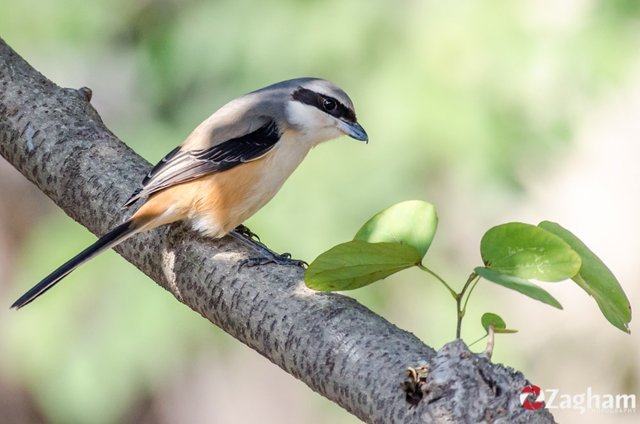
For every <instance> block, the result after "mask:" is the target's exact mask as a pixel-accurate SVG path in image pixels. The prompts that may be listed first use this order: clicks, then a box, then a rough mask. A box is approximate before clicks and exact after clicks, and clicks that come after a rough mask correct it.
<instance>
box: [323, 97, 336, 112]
mask: <svg viewBox="0 0 640 424" xmlns="http://www.w3.org/2000/svg"><path fill="white" fill-rule="evenodd" d="M336 106H337V105H336V101H335V100H333V99H324V100H322V107H323V108H324V110H326V111H327V112H331V111H332V110H334V109H335V108H336Z"/></svg>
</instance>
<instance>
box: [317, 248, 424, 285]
mask: <svg viewBox="0 0 640 424" xmlns="http://www.w3.org/2000/svg"><path fill="white" fill-rule="evenodd" d="M420 259H421V257H420V254H419V253H418V251H417V250H416V249H414V248H413V247H411V246H407V245H405V244H400V243H367V242H366V241H361V240H353V241H349V242H346V243H342V244H339V245H337V246H334V247H332V248H331V249H329V250H327V251H326V252H324V253H322V254H321V255H320V256H318V257H317V258H316V259H315V260H314V261H313V262H312V263H311V264H310V265H309V268H307V270H306V272H305V275H304V281H305V283H306V284H307V286H308V287H310V288H312V289H314V290H321V291H334V290H353V289H357V288H359V287H363V286H366V285H368V284H371V283H373V282H375V281H378V280H382V279H383V278H386V277H388V276H389V275H391V274H394V273H396V272H398V271H402V270H403V269H406V268H409V267H412V266H414V265H416V264H418V263H419V262H420Z"/></svg>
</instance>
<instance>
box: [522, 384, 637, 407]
mask: <svg viewBox="0 0 640 424" xmlns="http://www.w3.org/2000/svg"><path fill="white" fill-rule="evenodd" d="M520 404H521V405H522V407H523V408H524V409H526V410H529V411H535V410H538V409H540V408H544V407H546V408H547V409H574V410H576V411H578V412H579V413H581V414H584V413H585V412H593V411H601V412H610V413H611V412H613V413H622V414H629V413H631V414H633V413H635V412H636V395H635V394H625V393H622V394H611V393H605V394H600V393H594V392H593V389H592V388H591V387H587V390H585V391H584V392H583V393H577V394H572V395H570V394H565V393H560V390H558V389H546V390H542V389H540V387H538V386H535V385H533V384H529V385H528V386H525V387H524V388H523V389H522V390H521V391H520Z"/></svg>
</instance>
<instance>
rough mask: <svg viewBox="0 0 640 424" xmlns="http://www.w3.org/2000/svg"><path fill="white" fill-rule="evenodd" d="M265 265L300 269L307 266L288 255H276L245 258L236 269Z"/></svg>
mask: <svg viewBox="0 0 640 424" xmlns="http://www.w3.org/2000/svg"><path fill="white" fill-rule="evenodd" d="M267 264H276V265H288V266H299V267H300V268H306V267H308V266H309V264H308V263H306V262H305V261H303V260H301V259H293V258H292V257H291V254H290V253H283V254H281V255H278V254H277V253H273V254H270V255H268V256H256V257H253V258H247V259H244V260H242V261H240V265H239V267H238V269H242V268H243V267H245V266H246V267H247V268H251V267H254V266H261V265H267Z"/></svg>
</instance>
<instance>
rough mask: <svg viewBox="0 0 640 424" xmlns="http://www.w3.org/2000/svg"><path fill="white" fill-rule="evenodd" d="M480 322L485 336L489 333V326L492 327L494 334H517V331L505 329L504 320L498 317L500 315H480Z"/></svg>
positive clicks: (488, 313)
mask: <svg viewBox="0 0 640 424" xmlns="http://www.w3.org/2000/svg"><path fill="white" fill-rule="evenodd" d="M480 322H481V323H482V327H483V328H484V329H485V331H486V332H487V334H488V333H489V326H490V325H493V332H494V333H503V334H511V333H517V332H518V330H513V329H509V328H507V324H505V322H504V320H503V319H502V318H501V317H500V315H498V314H494V313H491V312H486V313H484V314H482V318H480Z"/></svg>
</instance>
